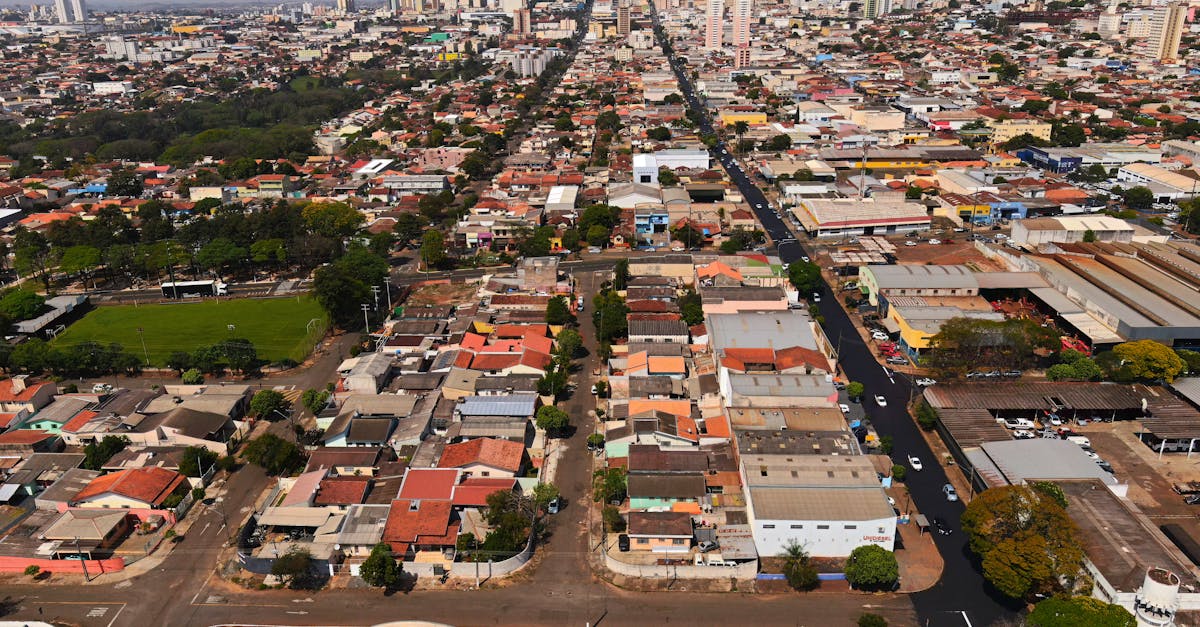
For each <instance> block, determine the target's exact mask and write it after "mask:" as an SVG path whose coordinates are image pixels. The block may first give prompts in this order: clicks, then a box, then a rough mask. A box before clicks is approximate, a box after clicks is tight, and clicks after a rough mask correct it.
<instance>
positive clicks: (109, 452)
mask: <svg viewBox="0 0 1200 627" xmlns="http://www.w3.org/2000/svg"><path fill="white" fill-rule="evenodd" d="M128 445H129V438H127V437H125V436H123V435H106V436H104V437H103V438H101V439H100V441H99V442H96V441H92V442H89V443H88V444H87V446H84V447H83V467H84V468H87V469H88V470H100V469H101V468H103V467H104V464H105V463H107V462H108V460H110V459H112V456H113V455H116V454H117V453H120V452H121V451H123V450H125V447H126V446H128Z"/></svg>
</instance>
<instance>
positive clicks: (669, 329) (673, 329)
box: [629, 320, 688, 344]
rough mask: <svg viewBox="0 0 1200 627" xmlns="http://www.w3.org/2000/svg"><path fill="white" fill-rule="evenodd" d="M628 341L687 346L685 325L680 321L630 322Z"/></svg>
mask: <svg viewBox="0 0 1200 627" xmlns="http://www.w3.org/2000/svg"><path fill="white" fill-rule="evenodd" d="M629 341H630V342H651V343H656V344H663V343H666V344H687V343H688V327H687V323H685V322H683V321H682V320H630V321H629Z"/></svg>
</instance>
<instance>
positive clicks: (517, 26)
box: [513, 9, 533, 37]
mask: <svg viewBox="0 0 1200 627" xmlns="http://www.w3.org/2000/svg"><path fill="white" fill-rule="evenodd" d="M531 13H532V12H531V11H530V10H529V9H517V10H516V11H513V33H515V34H517V35H520V36H522V37H524V36H525V35H528V34H529V33H531V32H533V23H532V19H531Z"/></svg>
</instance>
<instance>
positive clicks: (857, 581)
mask: <svg viewBox="0 0 1200 627" xmlns="http://www.w3.org/2000/svg"><path fill="white" fill-rule="evenodd" d="M899 579H900V566H899V565H898V564H897V563H896V554H895V553H893V552H891V551H889V550H887V549H885V548H883V547H881V546H879V545H877V544H864V545H863V546H860V547H858V548H856V549H854V550H853V551H851V552H850V558H849V559H847V560H846V581H849V582H850V585H852V586H854V587H855V588H859V589H862V590H890V589H891V588H892V587H893V586H894V585H895V584H896V581H898V580H899Z"/></svg>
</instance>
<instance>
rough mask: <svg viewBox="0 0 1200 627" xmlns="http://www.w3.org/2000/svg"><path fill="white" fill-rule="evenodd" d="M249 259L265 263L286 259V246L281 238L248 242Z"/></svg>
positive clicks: (281, 261) (270, 263)
mask: <svg viewBox="0 0 1200 627" xmlns="http://www.w3.org/2000/svg"><path fill="white" fill-rule="evenodd" d="M250 260H251V261H253V262H254V263H261V264H267V265H274V264H281V263H283V262H285V261H287V247H286V244H285V243H284V241H283V240H282V239H264V240H258V241H257V242H254V243H253V244H250Z"/></svg>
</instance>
